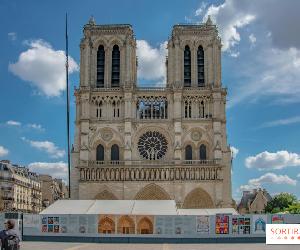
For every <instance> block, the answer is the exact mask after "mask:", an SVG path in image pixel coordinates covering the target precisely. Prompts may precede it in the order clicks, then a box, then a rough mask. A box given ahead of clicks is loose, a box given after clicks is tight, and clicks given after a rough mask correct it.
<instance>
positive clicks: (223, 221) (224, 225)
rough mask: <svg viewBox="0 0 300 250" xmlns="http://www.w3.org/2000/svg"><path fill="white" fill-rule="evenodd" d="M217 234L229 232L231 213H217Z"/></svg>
mask: <svg viewBox="0 0 300 250" xmlns="http://www.w3.org/2000/svg"><path fill="white" fill-rule="evenodd" d="M215 229H216V230H215V231H216V234H229V215H226V214H217V215H216V227H215Z"/></svg>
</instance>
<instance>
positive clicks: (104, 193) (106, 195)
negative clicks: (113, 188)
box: [94, 190, 118, 200]
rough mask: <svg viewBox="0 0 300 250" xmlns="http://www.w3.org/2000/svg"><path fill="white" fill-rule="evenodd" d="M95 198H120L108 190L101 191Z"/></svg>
mask: <svg viewBox="0 0 300 250" xmlns="http://www.w3.org/2000/svg"><path fill="white" fill-rule="evenodd" d="M94 199H95V200H118V198H117V197H116V196H115V195H114V194H113V193H112V192H109V191H107V190H103V191H102V192H101V193H98V194H97V195H96V196H95V198H94Z"/></svg>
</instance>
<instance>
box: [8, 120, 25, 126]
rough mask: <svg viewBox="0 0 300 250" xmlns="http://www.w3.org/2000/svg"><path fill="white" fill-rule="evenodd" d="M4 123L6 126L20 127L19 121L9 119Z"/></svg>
mask: <svg viewBox="0 0 300 250" xmlns="http://www.w3.org/2000/svg"><path fill="white" fill-rule="evenodd" d="M6 125H8V126H17V127H20V126H21V125H22V124H21V122H17V121H13V120H9V121H7V122H6Z"/></svg>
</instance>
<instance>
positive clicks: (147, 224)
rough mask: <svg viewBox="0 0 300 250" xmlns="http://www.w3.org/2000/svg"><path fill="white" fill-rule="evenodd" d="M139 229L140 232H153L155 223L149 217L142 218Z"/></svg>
mask: <svg viewBox="0 0 300 250" xmlns="http://www.w3.org/2000/svg"><path fill="white" fill-rule="evenodd" d="M137 231H138V233H139V234H152V233H153V224H152V222H151V220H150V219H149V218H147V217H143V218H142V219H140V221H139V223H138V226H137Z"/></svg>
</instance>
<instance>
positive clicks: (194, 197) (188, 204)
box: [182, 188, 214, 208]
mask: <svg viewBox="0 0 300 250" xmlns="http://www.w3.org/2000/svg"><path fill="white" fill-rule="evenodd" d="M182 208H214V203H213V200H212V198H211V197H210V195H209V194H208V193H207V192H206V191H205V190H203V189H202V188H195V189H194V190H192V191H191V192H189V193H188V194H187V196H186V197H185V199H184V202H183V206H182Z"/></svg>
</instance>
